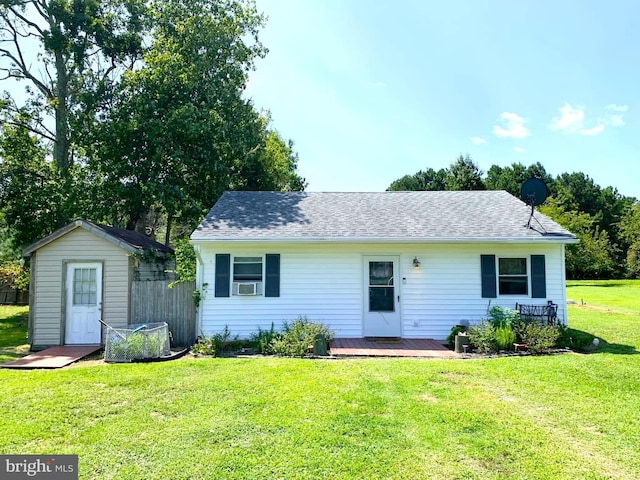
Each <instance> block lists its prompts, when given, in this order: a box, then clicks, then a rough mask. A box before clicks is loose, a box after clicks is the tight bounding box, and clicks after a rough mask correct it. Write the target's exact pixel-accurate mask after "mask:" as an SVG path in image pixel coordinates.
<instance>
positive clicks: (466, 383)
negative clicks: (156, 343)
mask: <svg viewBox="0 0 640 480" xmlns="http://www.w3.org/2000/svg"><path fill="white" fill-rule="evenodd" d="M603 285H605V284H604V283H601V282H598V283H593V282H590V284H584V283H582V282H572V283H571V284H570V286H569V287H568V292H569V293H568V296H569V297H570V298H578V302H579V301H580V300H579V299H580V298H582V299H583V300H584V303H585V304H586V305H584V306H583V305H574V306H571V307H570V311H569V314H570V322H571V326H572V327H573V328H574V329H576V330H579V331H584V332H588V333H592V334H593V335H596V336H598V337H599V338H600V339H602V340H603V342H602V343H601V344H600V346H599V348H598V349H597V350H596V351H595V352H594V353H590V354H563V355H555V356H538V357H506V358H495V359H483V360H464V361H458V360H416V359H370V360H369V359H366V360H338V361H330V360H329V361H326V360H304V359H280V358H262V359H229V358H213V359H210V358H200V359H183V360H178V361H175V362H167V363H152V364H133V365H128V364H126V365H125V364H117V365H95V362H94V363H92V362H86V363H83V362H80V363H78V364H76V365H75V366H72V367H70V368H65V369H62V370H55V371H8V370H7V371H3V370H0V409H1V410H2V412H3V415H1V416H0V431H2V432H3V433H2V435H0V451H1V452H3V453H78V454H79V455H80V478H85V479H141V478H144V479H149V480H152V479H166V478H171V479H176V480H178V479H208V478H238V479H244V478H258V479H262V478H264V479H267V478H268V479H271V478H286V479H290V478H291V479H297V478H299V479H316V478H317V479H322V478H331V479H342V478H372V479H375V478H398V479H414V478H415V479H421V478H434V479H456V478H460V479H463V478H464V479H536V478H539V479H547V478H554V479H605V478H606V479H610V478H615V479H637V478H640V451H639V450H638V448H637V445H640V417H639V416H638V414H637V412H638V411H639V410H640V382H638V372H640V355H637V354H636V353H637V351H638V350H639V349H640V332H638V330H639V329H638V327H639V326H640V325H638V322H639V320H638V317H639V313H640V307H638V306H636V303H635V301H636V299H637V298H638V297H639V296H640V282H631V283H628V282H625V283H620V284H611V285H609V286H608V287H604V286H603ZM574 292H575V293H574ZM609 292H610V293H609ZM620 298H623V299H624V298H627V300H622V301H620V300H619V299H620ZM2 323H3V322H2V321H0V325H2Z"/></svg>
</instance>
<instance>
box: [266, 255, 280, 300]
mask: <svg viewBox="0 0 640 480" xmlns="http://www.w3.org/2000/svg"><path fill="white" fill-rule="evenodd" d="M264 296H265V297H279V296H280V254H279V253H267V255H266V268H265V284H264Z"/></svg>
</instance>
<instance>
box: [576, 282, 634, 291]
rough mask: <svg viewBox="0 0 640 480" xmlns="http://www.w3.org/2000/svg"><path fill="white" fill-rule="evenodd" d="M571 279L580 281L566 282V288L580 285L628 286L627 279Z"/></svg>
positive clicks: (599, 286)
mask: <svg viewBox="0 0 640 480" xmlns="http://www.w3.org/2000/svg"><path fill="white" fill-rule="evenodd" d="M572 281H576V282H581V283H578V284H573V285H570V284H567V290H570V289H572V288H582V287H595V288H610V287H626V286H629V281H627V280H604V281H589V280H572ZM582 282H585V283H582ZM605 282H606V283H605Z"/></svg>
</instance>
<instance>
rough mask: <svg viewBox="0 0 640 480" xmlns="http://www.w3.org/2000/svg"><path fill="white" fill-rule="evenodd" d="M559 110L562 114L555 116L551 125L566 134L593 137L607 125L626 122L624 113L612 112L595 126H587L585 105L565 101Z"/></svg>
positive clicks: (611, 107) (615, 106) (617, 124)
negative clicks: (623, 116)
mask: <svg viewBox="0 0 640 480" xmlns="http://www.w3.org/2000/svg"><path fill="white" fill-rule="evenodd" d="M618 108H623V109H624V110H617V109H618ZM606 109H607V110H613V111H616V112H618V111H625V110H626V108H625V107H619V106H618V105H609V106H607V107H606ZM558 111H559V112H560V116H559V117H554V118H553V119H552V120H551V125H550V127H551V129H552V130H557V131H559V132H562V133H564V134H579V135H587V136H590V137H592V136H594V135H598V134H600V133H602V132H604V129H605V128H606V127H607V125H611V126H621V125H623V124H624V121H623V120H622V115H620V114H615V115H614V114H610V115H608V116H607V117H606V118H602V119H600V120H599V121H598V123H597V124H596V125H595V126H593V127H591V128H587V127H585V113H584V111H585V110H584V107H582V106H580V105H577V106H575V107H574V106H572V105H571V104H569V103H565V104H564V106H563V107H561V108H559V109H558Z"/></svg>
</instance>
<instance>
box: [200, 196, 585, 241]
mask: <svg viewBox="0 0 640 480" xmlns="http://www.w3.org/2000/svg"><path fill="white" fill-rule="evenodd" d="M529 213H530V207H528V206H527V205H526V204H525V203H524V202H522V201H521V200H519V199H517V198H515V197H514V196H512V195H510V194H509V193H507V192H505V191H437V192H376V193H325V192H323V193H320V192H226V193H225V194H224V195H222V197H221V198H220V200H218V202H217V203H216V204H215V205H214V207H213V208H212V209H211V210H210V211H209V213H208V214H207V216H206V217H205V218H204V220H203V221H202V223H201V224H200V225H199V226H198V228H197V229H196V230H195V231H194V232H193V233H192V234H191V239H192V240H194V241H198V240H202V241H209V240H212V241H213V240H282V241H303V240H309V241H310V240H328V241H376V240H384V241H397V242H408V241H503V240H513V241H554V242H573V241H575V236H574V235H573V234H571V233H570V232H568V231H567V230H565V229H563V228H562V227H561V226H560V225H558V224H557V223H555V222H553V221H552V220H550V219H549V218H547V217H545V216H544V215H542V214H540V213H538V212H536V213H535V220H533V221H532V223H531V226H532V227H533V228H526V224H527V221H528V220H529ZM536 220H537V221H536ZM538 222H539V223H538Z"/></svg>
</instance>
